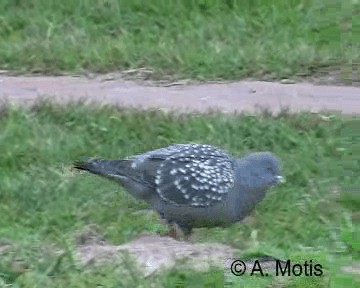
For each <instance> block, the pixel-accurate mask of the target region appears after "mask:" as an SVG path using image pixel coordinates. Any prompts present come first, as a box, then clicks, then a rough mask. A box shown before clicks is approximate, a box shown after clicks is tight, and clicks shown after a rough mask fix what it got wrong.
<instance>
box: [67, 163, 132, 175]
mask: <svg viewBox="0 0 360 288" xmlns="http://www.w3.org/2000/svg"><path fill="white" fill-rule="evenodd" d="M126 162H127V161H126V160H105V159H93V160H89V161H75V162H74V163H73V167H74V168H76V169H79V170H85V171H88V172H90V173H93V174H96V175H100V176H104V177H107V178H114V176H121V174H122V173H121V170H122V168H124V166H125V165H126Z"/></svg>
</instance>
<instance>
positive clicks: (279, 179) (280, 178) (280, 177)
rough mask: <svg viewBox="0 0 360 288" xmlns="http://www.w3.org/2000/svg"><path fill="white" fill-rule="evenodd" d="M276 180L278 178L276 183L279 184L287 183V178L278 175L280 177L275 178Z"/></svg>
mask: <svg viewBox="0 0 360 288" xmlns="http://www.w3.org/2000/svg"><path fill="white" fill-rule="evenodd" d="M275 178H276V181H277V182H278V183H285V182H286V180H285V178H284V177H283V176H280V175H278V176H275Z"/></svg>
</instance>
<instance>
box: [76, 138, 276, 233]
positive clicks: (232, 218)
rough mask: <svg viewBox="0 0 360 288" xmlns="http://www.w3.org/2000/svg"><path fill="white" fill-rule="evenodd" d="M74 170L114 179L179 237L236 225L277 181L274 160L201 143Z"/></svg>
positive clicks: (88, 163)
mask: <svg viewBox="0 0 360 288" xmlns="http://www.w3.org/2000/svg"><path fill="white" fill-rule="evenodd" d="M74 167H75V168H77V169H80V170H86V171H89V172H91V173H93V174H97V175H100V176H103V177H106V178H108V179H111V180H115V181H116V182H117V183H119V184H120V185H122V186H123V187H124V188H125V189H126V190H127V191H128V192H129V193H130V194H131V195H132V196H134V197H135V198H138V199H142V200H145V201H147V202H148V203H150V205H151V208H152V209H155V210H156V211H157V212H158V213H159V214H160V216H161V217H162V218H164V219H166V220H167V222H168V223H169V224H176V225H177V226H178V227H180V228H181V230H182V232H183V233H184V234H185V236H189V235H190V233H191V231H192V228H196V227H214V226H222V227H224V226H228V225H230V224H232V223H235V222H238V221H240V220H242V219H243V218H245V217H246V216H247V215H248V214H249V213H250V211H251V210H253V209H254V207H255V205H256V204H257V203H259V202H260V201H261V200H262V199H263V198H264V197H265V193H266V191H267V190H268V189H269V188H271V187H273V186H275V185H276V184H278V183H279V182H281V181H282V179H283V178H282V176H281V175H280V161H279V159H278V158H277V157H276V156H275V155H274V154H272V153H270V152H256V153H251V154H249V155H247V156H245V157H243V158H238V159H236V158H234V157H232V156H230V155H229V154H227V153H226V152H225V151H223V150H222V149H219V148H216V147H213V146H211V145H205V144H175V145H170V146H168V147H166V148H161V149H157V150H153V151H150V152H147V153H144V154H140V155H135V156H131V157H129V158H127V159H119V160H105V159H93V160H89V161H76V162H75V163H74Z"/></svg>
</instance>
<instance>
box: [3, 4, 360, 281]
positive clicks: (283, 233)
mask: <svg viewBox="0 0 360 288" xmlns="http://www.w3.org/2000/svg"><path fill="white" fill-rule="evenodd" d="M54 5H55V4H54ZM69 9H70V8H69ZM356 127H359V120H358V118H357V119H356V118H341V117H339V116H337V115H319V114H310V113H302V114H296V115H291V116H289V115H288V114H286V113H285V112H284V113H282V114H281V115H279V116H271V115H269V114H268V113H264V114H262V115H260V116H259V117H254V116H251V115H227V116H225V115H221V114H216V113H211V114H207V115H173V114H166V113H163V112H157V111H148V112H139V111H135V110H122V109H118V108H113V107H102V108H100V107H92V106H84V105H70V106H67V107H56V106H53V105H50V104H46V103H44V104H39V105H37V106H36V107H34V108H31V109H25V108H14V107H13V108H11V107H8V108H6V109H3V110H2V112H1V114H0V151H1V154H0V211H1V217H0V243H3V244H4V243H10V244H11V245H12V248H11V249H10V250H6V251H5V252H3V253H2V254H1V257H0V287H49V288H50V287H135V286H136V287H140V286H141V285H143V286H142V287H147V283H150V282H153V283H154V284H153V285H154V287H223V282H224V271H223V270H219V269H214V270H211V271H210V272H208V273H195V272H193V271H186V270H179V269H174V270H171V271H164V272H163V273H161V274H159V275H152V276H150V278H149V279H147V280H142V279H141V277H139V276H138V275H136V271H135V274H134V273H133V274H132V277H129V275H128V274H126V275H125V274H124V267H122V268H119V267H117V266H116V265H111V264H109V265H104V266H103V267H101V268H93V267H91V266H89V267H82V266H79V265H78V264H77V263H76V262H75V261H74V255H73V252H72V251H73V247H74V245H75V239H76V237H77V235H78V234H79V233H80V232H81V231H83V230H84V229H86V228H87V227H89V226H90V225H95V226H96V227H98V229H99V233H101V235H103V237H104V238H105V240H106V241H107V242H109V243H114V244H121V243H125V242H127V241H129V240H130V239H133V238H134V237H135V236H137V235H139V234H140V233H141V232H143V231H148V232H150V233H157V232H159V231H164V230H166V227H165V226H164V225H163V224H161V223H160V222H159V221H157V220H156V219H152V218H151V219H150V218H149V217H148V216H147V215H143V214H137V213H136V212H137V211H138V210H139V209H144V208H146V204H145V203H141V202H138V201H135V200H134V199H132V198H131V197H130V196H129V195H128V194H126V192H125V191H124V190H123V189H122V188H121V187H120V186H118V185H116V184H115V183H112V182H110V181H107V180H106V179H100V178H98V177H95V176H92V175H85V174H80V173H77V172H76V171H73V170H71V163H72V161H74V160H78V159H82V158H83V157H84V156H101V157H104V158H118V157H125V156H127V155H132V154H135V153H141V152H145V151H147V150H150V149H153V148H158V147H163V146H166V145H168V144H170V143H190V142H197V143H209V144H213V145H216V146H219V147H222V148H223V149H226V150H228V151H229V152H231V153H232V154H234V155H236V156H239V157H240V156H242V155H245V154H246V153H248V152H250V151H260V150H269V151H272V152H274V153H275V154H277V155H278V156H279V157H280V158H281V159H282V162H283V174H284V176H285V177H286V179H287V182H286V183H285V184H283V185H280V186H279V187H278V188H276V189H274V191H272V192H271V193H269V194H268V196H267V197H266V199H265V200H264V201H263V202H262V203H260V205H259V206H258V207H257V209H256V210H255V211H254V213H252V214H251V216H250V218H249V219H250V220H249V221H247V222H245V223H243V224H240V223H237V224H234V225H232V226H231V227H229V228H226V229H222V228H214V229H197V230H195V235H196V239H202V241H205V242H220V243H227V244H229V245H233V246H235V247H239V248H241V250H242V251H244V253H253V252H254V251H257V253H266V254H268V255H272V256H274V257H279V258H286V259H294V260H295V261H300V260H304V259H312V260H313V261H316V262H318V263H321V264H322V265H323V267H324V274H323V276H322V277H294V278H292V280H286V281H287V282H286V283H287V284H286V287H328V286H330V287H359V285H360V279H359V278H358V277H357V276H355V275H352V274H348V273H345V272H343V271H342V270H341V267H342V266H345V265H351V263H352V261H355V260H359V258H360V247H359V242H358V241H357V240H356V239H359V233H360V225H359V219H360V214H359V207H360V198H359V194H358V191H357V190H358V187H359V185H360V179H359V177H358V175H359V172H360V171H359V170H360V169H359V167H360V165H359V144H358V143H359V138H358V137H355V136H354V135H356V134H358V133H356V129H357V130H358V128H356ZM3 244H1V245H3ZM1 245H0V247H1ZM56 249H64V250H65V251H68V253H67V254H66V256H65V257H63V258H61V259H59V258H60V257H59V256H57V255H56V253H54V251H55V250H56ZM232 280H233V286H229V287H252V286H254V285H255V284H254V283H257V284H256V285H255V287H256V286H257V287H259V286H262V287H265V286H266V285H273V287H278V285H280V284H276V283H278V282H277V281H280V280H279V279H275V278H274V277H270V278H266V279H262V278H261V277H255V278H254V277H245V278H241V277H240V278H239V277H234V278H232ZM259 283H260V284H259ZM6 284H7V285H9V286H6ZM176 285H177V286H176Z"/></svg>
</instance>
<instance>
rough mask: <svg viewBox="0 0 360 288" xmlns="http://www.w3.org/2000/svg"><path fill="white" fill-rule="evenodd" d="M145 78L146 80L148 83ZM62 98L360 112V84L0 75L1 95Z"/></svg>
mask: <svg viewBox="0 0 360 288" xmlns="http://www.w3.org/2000/svg"><path fill="white" fill-rule="evenodd" d="M145 83H146V82H145ZM44 96H45V97H46V98H49V99H52V100H55V101H60V102H61V103H63V102H66V101H69V100H79V99H87V100H90V101H95V102H101V103H111V104H116V105H121V106H125V107H142V108H162V109H170V110H178V111H189V112H192V111H206V110H208V109H212V108H213V109H219V110H221V111H223V112H233V111H248V112H254V111H256V110H257V109H258V107H259V106H261V107H267V108H269V109H270V110H271V111H273V112H274V113H277V112H278V111H279V110H280V109H281V108H282V107H288V108H289V109H290V111H292V112H296V111H301V110H309V111H312V112H319V111H321V110H330V111H340V112H342V113H343V114H360V87H354V86H348V87H345V86H329V85H327V86H320V85H313V84H306V83H297V84H281V83H272V82H261V81H241V82H234V83H222V84H190V85H168V86H166V87H165V86H145V85H140V84H137V83H135V82H133V81H128V80H123V79H121V78H118V77H108V76H107V75H103V76H98V77H95V78H93V79H89V78H86V77H72V76H60V77H47V76H41V77H40V76H6V75H0V99H1V100H4V101H10V102H12V103H19V104H27V103H29V104H31V103H33V102H34V101H36V100H37V99H39V98H41V97H44Z"/></svg>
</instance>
